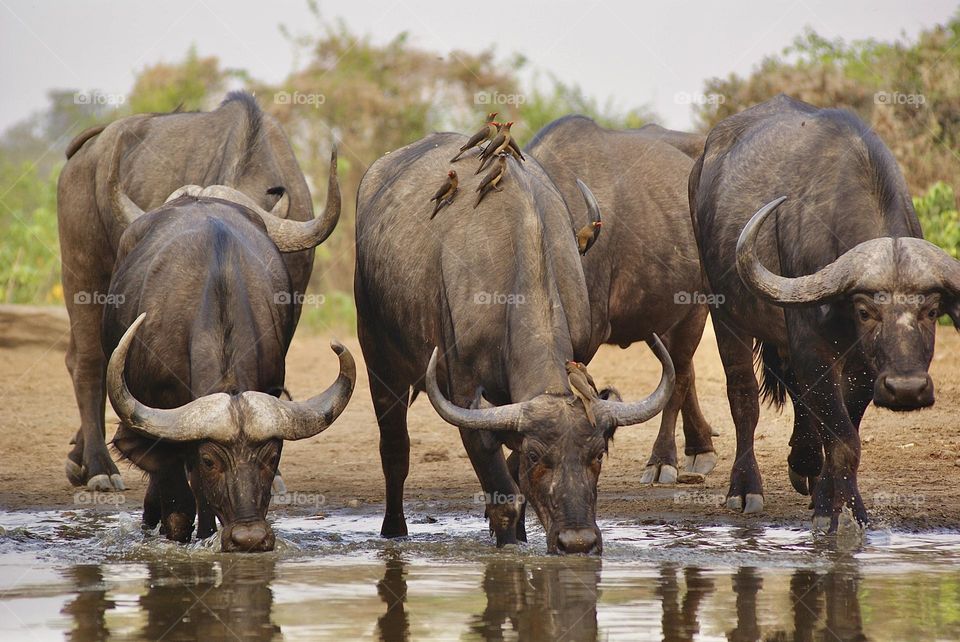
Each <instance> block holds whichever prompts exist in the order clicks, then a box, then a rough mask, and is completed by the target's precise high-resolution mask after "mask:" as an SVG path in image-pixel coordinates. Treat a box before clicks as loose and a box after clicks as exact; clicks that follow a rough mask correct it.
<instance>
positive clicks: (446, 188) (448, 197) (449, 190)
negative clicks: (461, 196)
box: [430, 169, 460, 220]
mask: <svg viewBox="0 0 960 642" xmlns="http://www.w3.org/2000/svg"><path fill="white" fill-rule="evenodd" d="M459 185H460V179H458V178H457V173H456V172H455V171H453V170H452V169H451V170H450V171H449V172H447V178H446V180H444V181H443V185H441V186H440V189H438V190H437V193H436V194H434V195H433V198H431V199H430V201H431V202H433V201H436V202H437V204H436V206H434V208H433V214H431V215H430V220H433V217H434V216H436V215H437V212H439V211H440V209H441V208H443V206H445V205H449V204H450V203H451V202H453V197H454V196H456V195H457V190H459V189H460V188H459Z"/></svg>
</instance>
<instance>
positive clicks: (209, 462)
mask: <svg viewBox="0 0 960 642" xmlns="http://www.w3.org/2000/svg"><path fill="white" fill-rule="evenodd" d="M200 463H202V464H203V467H204V468H206V469H207V470H213V469H214V468H216V467H217V462H216V460H214V458H213V457H211V456H210V455H200Z"/></svg>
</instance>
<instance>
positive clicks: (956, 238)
mask: <svg viewBox="0 0 960 642" xmlns="http://www.w3.org/2000/svg"><path fill="white" fill-rule="evenodd" d="M913 207H914V209H916V210H917V216H918V217H919V218H920V225H921V226H922V227H923V236H924V238H926V239H927V240H928V241H930V242H931V243H933V244H934V245H937V246H938V247H941V248H943V249H944V250H945V251H946V252H947V253H948V254H950V255H951V256H952V257H953V258H955V259H960V212H958V211H957V199H956V197H955V196H954V193H953V188H952V187H950V186H949V185H947V184H946V183H944V182H942V181H941V182H937V183H935V184H934V185H933V186H932V187H931V188H930V189H929V190H928V191H927V193H926V194H924V195H923V196H914V197H913Z"/></svg>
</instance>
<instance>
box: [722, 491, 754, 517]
mask: <svg viewBox="0 0 960 642" xmlns="http://www.w3.org/2000/svg"><path fill="white" fill-rule="evenodd" d="M727 508H729V509H730V510H735V511H738V512H739V511H742V512H743V513H744V514H745V515H751V514H754V513H761V512H763V495H760V494H757V493H747V503H746V505H744V503H743V498H742V497H740V496H739V495H733V496H731V497H727Z"/></svg>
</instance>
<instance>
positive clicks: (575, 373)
mask: <svg viewBox="0 0 960 642" xmlns="http://www.w3.org/2000/svg"><path fill="white" fill-rule="evenodd" d="M566 366H567V381H569V383H570V390H571V391H572V392H573V396H574V397H576V398H577V399H579V400H580V403H582V404H583V410H584V411H585V412H586V413H587V419H588V420H589V421H590V425H591V426H593V427H594V428H596V426H597V418H596V417H595V416H594V414H593V400H594V399H597V398H598V397H599V396H600V393H599V392H598V391H597V384H595V383H594V382H593V377H591V376H590V373H589V372H587V367H586V366H585V365H583V364H582V363H579V362H577V361H567V363H566Z"/></svg>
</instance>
